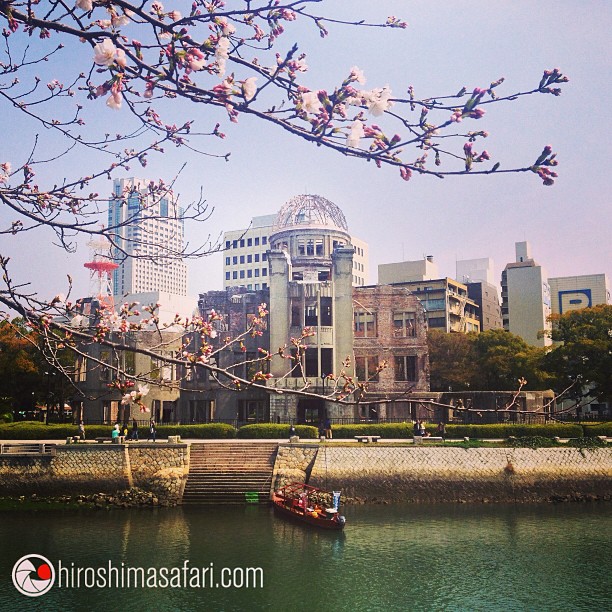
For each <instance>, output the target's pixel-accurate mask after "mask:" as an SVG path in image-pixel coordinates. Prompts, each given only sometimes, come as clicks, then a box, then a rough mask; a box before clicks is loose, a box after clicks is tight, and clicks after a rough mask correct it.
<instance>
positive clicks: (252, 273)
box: [225, 268, 268, 280]
mask: <svg viewBox="0 0 612 612" xmlns="http://www.w3.org/2000/svg"><path fill="white" fill-rule="evenodd" d="M259 274H260V270H259V268H255V270H240V271H238V270H234V271H233V272H226V273H225V280H230V279H232V280H236V279H238V278H253V277H255V278H259ZM230 275H231V276H230ZM261 276H268V268H261Z"/></svg>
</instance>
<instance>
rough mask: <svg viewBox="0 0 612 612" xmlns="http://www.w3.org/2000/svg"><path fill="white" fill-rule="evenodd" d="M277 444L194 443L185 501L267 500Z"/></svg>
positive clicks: (231, 501)
mask: <svg viewBox="0 0 612 612" xmlns="http://www.w3.org/2000/svg"><path fill="white" fill-rule="evenodd" d="M277 450H278V445H277V444H274V443H269V442H248V443H242V442H240V443H232V442H209V443H196V444H191V449H190V461H189V476H188V477H187V483H186V485H185V491H184V493H183V503H184V504H244V503H268V502H269V501H270V486H271V483H272V472H273V470H274V460H275V458H276V453H277Z"/></svg>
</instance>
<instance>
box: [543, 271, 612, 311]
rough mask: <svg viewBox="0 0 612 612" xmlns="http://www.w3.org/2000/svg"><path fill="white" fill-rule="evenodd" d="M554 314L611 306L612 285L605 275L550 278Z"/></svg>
mask: <svg viewBox="0 0 612 612" xmlns="http://www.w3.org/2000/svg"><path fill="white" fill-rule="evenodd" d="M548 284H549V285H550V298H551V307H552V312H553V314H565V313H566V312H570V311H572V310H582V309H583V308H591V307H592V306H597V305H598V304H610V285H609V283H608V277H607V276H606V275H605V274H585V275H582V276H560V277H556V278H549V279H548Z"/></svg>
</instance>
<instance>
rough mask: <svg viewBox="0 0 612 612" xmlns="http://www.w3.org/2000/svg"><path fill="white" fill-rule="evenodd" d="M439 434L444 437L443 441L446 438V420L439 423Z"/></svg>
mask: <svg viewBox="0 0 612 612" xmlns="http://www.w3.org/2000/svg"><path fill="white" fill-rule="evenodd" d="M437 431H438V435H439V436H440V437H441V438H442V441H444V440H446V425H445V424H444V421H440V422H439V423H438V430H437Z"/></svg>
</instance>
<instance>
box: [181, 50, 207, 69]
mask: <svg viewBox="0 0 612 612" xmlns="http://www.w3.org/2000/svg"><path fill="white" fill-rule="evenodd" d="M185 62H186V64H187V66H188V67H189V70H202V68H203V67H204V65H205V64H206V62H205V59H204V54H203V53H202V52H201V51H200V50H199V49H196V48H195V47H193V48H192V49H189V51H188V52H187V55H186V56H185Z"/></svg>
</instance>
